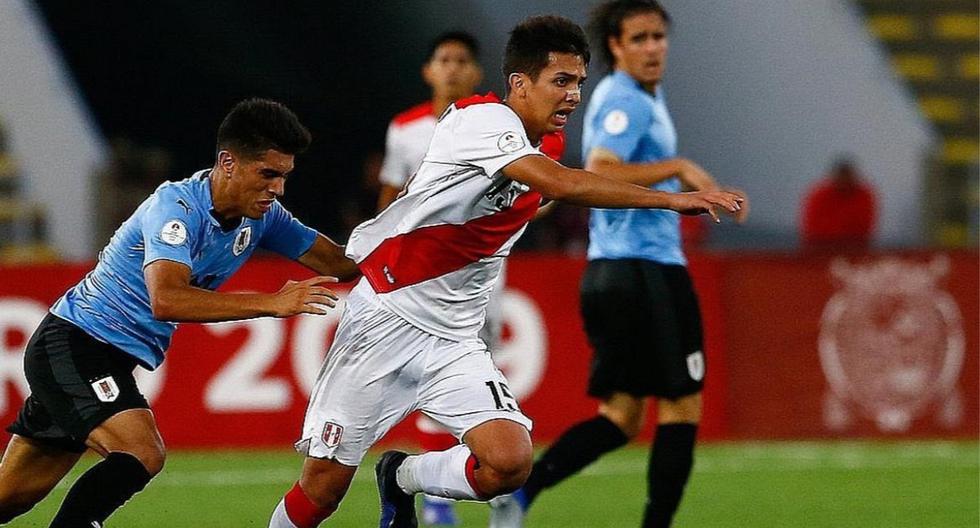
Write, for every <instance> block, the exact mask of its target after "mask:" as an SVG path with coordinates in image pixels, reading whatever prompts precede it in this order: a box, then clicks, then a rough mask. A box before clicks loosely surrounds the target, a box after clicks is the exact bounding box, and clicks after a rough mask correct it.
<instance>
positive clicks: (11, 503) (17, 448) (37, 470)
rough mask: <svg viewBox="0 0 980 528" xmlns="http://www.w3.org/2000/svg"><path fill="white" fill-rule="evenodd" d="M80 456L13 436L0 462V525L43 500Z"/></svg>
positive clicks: (79, 454)
mask: <svg viewBox="0 0 980 528" xmlns="http://www.w3.org/2000/svg"><path fill="white" fill-rule="evenodd" d="M81 456H82V455H81V453H73V452H71V451H65V450H63V449H59V448H56V447H53V446H50V445H48V444H44V443H41V442H38V441H36V440H32V439H30V438H24V437H22V436H18V435H14V436H13V437H12V438H11V439H10V443H8V444H7V449H6V451H5V452H4V454H3V460H2V461H0V524H3V523H6V522H9V521H10V520H11V519H13V518H14V517H17V516H18V515H20V514H22V513H25V512H27V511H29V510H30V509H31V508H33V507H34V505H35V504H37V503H38V502H40V501H41V500H42V499H44V497H46V496H47V495H48V493H50V492H51V490H52V489H54V487H55V486H56V485H57V484H58V482H60V481H61V479H62V478H64V476H65V475H66V474H67V473H68V471H69V470H70V469H71V468H72V466H74V465H75V463H77V462H78V459H79V457H81Z"/></svg>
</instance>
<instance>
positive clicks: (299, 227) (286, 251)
mask: <svg viewBox="0 0 980 528" xmlns="http://www.w3.org/2000/svg"><path fill="white" fill-rule="evenodd" d="M264 221H265V222H266V225H265V229H264V230H263V231H262V237H261V238H260V239H259V247H262V248H265V249H268V250H270V251H274V252H276V253H279V254H280V255H282V256H284V257H286V258H288V259H292V260H296V259H298V258H299V257H300V256H302V255H303V253H306V252H307V251H309V250H310V247H312V246H313V241H314V240H316V230H314V229H311V228H309V227H306V226H305V225H303V223H302V222H300V221H299V220H297V219H296V218H294V217H293V215H292V214H291V213H290V212H289V211H287V210H286V208H284V207H283V206H282V205H281V204H280V203H279V202H273V205H272V209H270V210H269V212H268V213H266V214H265V218H264Z"/></svg>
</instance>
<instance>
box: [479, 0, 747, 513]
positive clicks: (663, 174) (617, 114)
mask: <svg viewBox="0 0 980 528" xmlns="http://www.w3.org/2000/svg"><path fill="white" fill-rule="evenodd" d="M669 23H670V18H669V16H668V15H667V12H666V11H665V10H664V8H663V7H662V6H661V5H660V4H659V3H658V2H656V1H654V0H613V1H611V2H606V3H603V4H601V5H599V6H598V7H597V8H596V9H595V10H594V11H593V13H592V17H591V20H590V25H589V27H590V30H591V33H592V34H593V40H594V42H595V43H596V44H597V45H598V46H599V47H600V49H601V50H602V51H603V54H604V55H605V58H606V60H607V61H608V64H610V65H612V68H613V71H612V73H611V74H609V75H608V76H607V77H605V78H604V79H603V80H602V81H601V82H600V83H599V84H598V85H597V86H596V89H595V92H594V93H593V95H592V99H591V100H590V101H589V105H588V109H587V110H586V115H585V125H584V134H583V138H582V152H583V153H585V156H586V169H587V170H590V171H593V172H596V173H599V174H602V175H604V176H607V177H610V178H615V179H617V180H621V181H625V182H630V183H634V184H637V185H643V186H650V187H651V188H652V189H656V190H660V191H665V192H678V191H680V190H681V189H682V188H684V187H686V188H689V189H694V190H700V191H713V190H718V189H719V187H718V184H717V183H716V182H715V180H714V178H712V177H711V175H709V174H708V173H707V172H706V171H705V170H704V169H702V168H701V167H699V166H698V165H697V164H695V163H693V162H691V161H688V160H685V159H682V158H678V157H676V156H677V135H676V132H675V131H674V125H673V122H672V121H671V118H670V114H669V113H668V111H667V106H666V103H665V100H664V90H663V87H662V86H661V85H660V82H661V79H662V76H663V72H664V68H665V66H666V60H667V42H668V29H669ZM746 205H747V204H746ZM747 212H748V208H747V207H745V208H742V209H741V210H740V211H739V212H738V213H737V215H736V219H737V220H739V221H742V220H744V219H745V215H746V214H747ZM679 221H680V217H679V216H678V215H677V214H676V213H674V212H671V211H662V210H642V209H599V208H596V209H593V210H592V218H591V221H590V226H589V252H588V258H589V264H588V267H587V268H586V271H585V275H584V277H583V279H582V291H581V305H582V316H583V319H584V322H585V330H586V333H587V334H588V337H589V341H590V343H591V344H592V346H593V348H594V350H595V358H594V360H593V362H592V371H591V373H590V377H589V388H588V391H589V395H591V396H593V397H595V398H598V399H599V400H600V403H599V411H598V414H597V416H595V417H594V418H592V419H589V420H586V421H584V422H581V423H579V424H577V425H575V426H573V427H572V428H570V429H569V430H567V431H566V432H565V433H564V434H563V435H562V436H561V437H560V438H559V439H558V440H557V441H555V443H554V444H553V445H552V446H551V447H550V448H549V449H548V451H546V452H545V453H544V455H542V456H541V458H540V459H539V460H538V461H537V462H536V463H535V464H534V467H533V469H532V471H531V475H530V477H529V478H528V481H527V483H526V484H525V485H524V486H523V487H522V488H521V489H520V490H518V491H517V492H515V493H514V494H512V495H510V496H508V497H502V498H501V499H498V500H497V501H494V502H493V503H492V504H491V506H492V507H493V510H492V512H491V521H490V526H491V527H494V528H513V527H519V526H522V524H523V518H524V515H525V512H526V510H527V509H528V508H529V507H530V506H531V504H532V503H533V501H534V499H535V498H536V497H537V496H538V494H539V493H540V492H541V491H543V490H544V489H547V488H549V487H551V486H554V485H556V484H558V483H559V482H561V481H562V480H564V479H566V478H568V477H569V476H571V475H573V474H575V473H577V472H578V471H580V470H581V469H582V468H584V467H586V466H587V465H589V464H591V463H592V462H594V461H595V460H596V459H598V458H599V456H601V455H602V454H604V453H607V452H609V451H611V450H614V449H617V448H619V447H622V446H624V445H625V444H626V443H627V442H628V441H629V440H630V439H631V438H633V437H635V436H636V435H637V434H638V433H639V432H640V431H641V429H642V427H643V420H644V418H645V416H646V414H647V405H648V397H649V396H654V397H656V398H657V403H658V407H657V411H658V412H657V420H658V426H657V430H656V437H655V440H654V444H653V447H652V450H651V453H650V465H649V469H648V474H647V482H648V491H647V503H646V509H645V512H644V518H643V526H644V527H666V526H669V525H670V523H671V519H672V518H673V515H674V512H675V511H676V509H677V506H678V504H679V502H680V499H681V495H682V493H683V490H684V486H685V484H686V483H687V479H688V476H689V474H690V471H691V467H692V465H693V453H694V444H695V437H696V433H697V428H698V423H699V421H700V419H701V388H702V386H703V383H704V373H705V358H704V352H703V345H702V329H701V314H700V310H699V308H698V301H697V297H696V295H695V293H694V289H693V286H692V284H691V279H690V277H689V275H688V272H687V268H686V263H687V262H686V259H685V257H684V254H683V252H682V250H681V237H680V228H679Z"/></svg>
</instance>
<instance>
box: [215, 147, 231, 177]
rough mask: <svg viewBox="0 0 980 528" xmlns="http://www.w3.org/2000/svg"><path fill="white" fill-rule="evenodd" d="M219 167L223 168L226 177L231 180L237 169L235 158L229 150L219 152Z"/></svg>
mask: <svg viewBox="0 0 980 528" xmlns="http://www.w3.org/2000/svg"><path fill="white" fill-rule="evenodd" d="M218 167H220V168H221V170H222V171H223V172H224V173H225V176H226V177H228V178H230V177H231V173H232V171H233V170H234V169H235V156H234V155H233V154H232V153H231V152H229V151H227V150H222V151H220V152H218Z"/></svg>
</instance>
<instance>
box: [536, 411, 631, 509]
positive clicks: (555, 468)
mask: <svg viewBox="0 0 980 528" xmlns="http://www.w3.org/2000/svg"><path fill="white" fill-rule="evenodd" d="M628 441H629V438H627V437H626V435H625V434H624V433H623V431H622V430H621V429H620V428H619V427H617V426H616V424H614V423H612V422H611V421H609V419H608V418H606V417H605V416H596V417H595V418H592V419H590V420H586V421H584V422H580V423H578V424H577V425H575V426H573V427H572V428H571V429H569V430H567V431H565V433H564V434H563V435H561V437H560V438H559V439H558V440H557V441H556V442H555V443H554V444H552V445H551V447H549V448H548V450H547V451H545V453H544V455H542V457H541V458H540V459H539V460H538V461H537V462H535V463H534V467H533V468H532V469H531V476H530V477H528V479H527V482H526V483H525V484H524V494H525V496H526V497H527V500H528V504H530V503H531V502H532V501H533V500H534V498H535V497H537V496H538V493H540V492H541V490H543V489H545V488H550V487H551V486H554V485H555V484H558V483H559V482H561V481H562V480H565V479H566V478H568V477H570V476H571V475H574V474H575V473H578V472H579V471H580V470H582V468H584V467H585V466H588V465H589V464H591V463H592V462H595V460H596V459H597V458H599V457H600V456H602V455H603V454H605V453H608V452H609V451H612V450H614V449H617V448H620V447H622V446H624V445H626V442H628Z"/></svg>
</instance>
